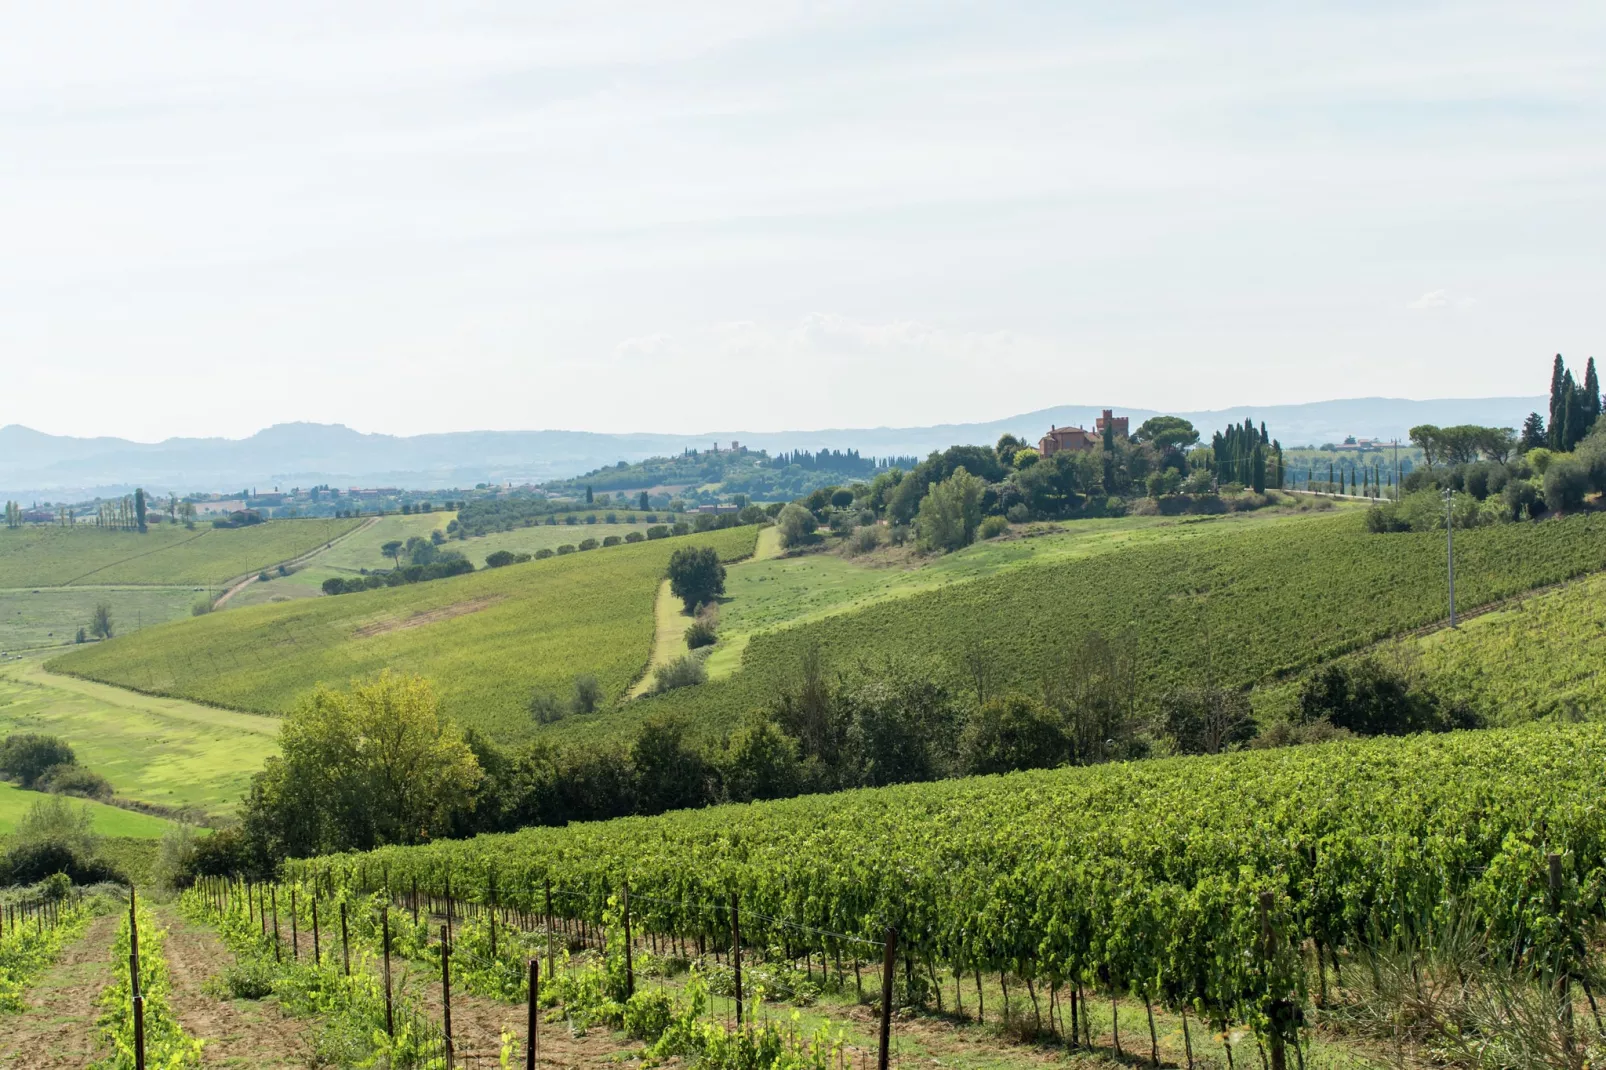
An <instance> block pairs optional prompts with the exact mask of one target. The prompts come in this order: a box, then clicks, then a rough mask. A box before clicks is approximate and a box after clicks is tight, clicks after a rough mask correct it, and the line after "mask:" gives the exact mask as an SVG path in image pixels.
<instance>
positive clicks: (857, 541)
mask: <svg viewBox="0 0 1606 1070" xmlns="http://www.w3.org/2000/svg"><path fill="white" fill-rule="evenodd" d="M880 545H881V531H880V529H878V528H877V527H876V526H875V525H874V524H869V525H866V526H865V527H862V528H856V529H854V532H853V534H852V535H851V536H849V537H848V542H847V551H848V553H849V554H850V555H853V556H855V557H857V556H858V555H859V554H868V553H874V552H875V550H876V548H877V547H878V546H880Z"/></svg>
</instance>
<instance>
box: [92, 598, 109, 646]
mask: <svg viewBox="0 0 1606 1070" xmlns="http://www.w3.org/2000/svg"><path fill="white" fill-rule="evenodd" d="M89 632H90V634H91V635H93V636H94V637H95V638H96V639H110V638H111V637H112V607H111V606H110V605H109V604H108V603H106V602H100V603H97V604H96V606H95V614H94V616H92V617H90V618H89Z"/></svg>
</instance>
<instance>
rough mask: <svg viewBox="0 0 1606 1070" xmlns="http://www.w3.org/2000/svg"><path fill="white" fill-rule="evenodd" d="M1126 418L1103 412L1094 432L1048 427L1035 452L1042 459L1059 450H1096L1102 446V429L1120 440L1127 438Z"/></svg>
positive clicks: (1109, 411)
mask: <svg viewBox="0 0 1606 1070" xmlns="http://www.w3.org/2000/svg"><path fill="white" fill-rule="evenodd" d="M1128 426H1129V424H1128V418H1127V417H1125V416H1117V415H1115V413H1114V412H1112V411H1111V410H1109V409H1105V410H1104V415H1103V416H1100V417H1099V418H1098V420H1097V421H1096V422H1095V423H1094V425H1093V427H1094V430H1092V431H1085V430H1083V429H1082V428H1080V427H1050V428H1049V429H1048V434H1046V435H1044V436H1043V437H1042V438H1041V439H1039V440H1038V442H1037V452H1038V453H1040V454H1042V455H1043V456H1044V457H1048V456H1050V455H1051V454H1055V453H1058V452H1059V451H1060V450H1080V451H1084V452H1085V451H1088V450H1096V449H1101V448H1103V446H1104V429H1105V428H1106V427H1108V428H1110V429H1111V430H1112V431H1113V432H1114V433H1115V434H1116V435H1118V436H1119V437H1121V438H1125V437H1127V427H1128Z"/></svg>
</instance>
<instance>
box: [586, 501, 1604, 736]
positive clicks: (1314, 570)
mask: <svg viewBox="0 0 1606 1070" xmlns="http://www.w3.org/2000/svg"><path fill="white" fill-rule="evenodd" d="M1462 497H1466V496H1462ZM1467 500H1470V498H1468V499H1467ZM1441 509H1442V503H1441ZM1175 535H1176V536H1177V537H1174V538H1166V539H1164V540H1160V539H1156V540H1154V541H1147V542H1142V543H1139V544H1134V545H1130V546H1125V547H1124V548H1122V549H1121V551H1120V552H1119V553H1101V554H1096V555H1094V556H1087V557H1072V558H1068V559H1063V560H1045V561H1041V562H1036V561H1032V560H1030V559H1028V560H1027V561H1026V562H1025V563H1022V564H1021V565H1019V566H1017V567H1014V568H1009V569H1004V570H1001V571H997V572H992V573H990V574H983V575H980V576H977V577H976V578H974V579H969V580H962V579H961V580H958V581H957V582H952V581H951V582H947V583H945V584H943V585H942V586H940V587H937V588H934V589H930V590H924V591H921V592H920V593H916V594H912V595H909V596H907V597H901V598H896V599H889V600H884V601H880V602H878V603H875V604H870V605H867V606H865V607H864V608H862V609H858V610H856V611H854V612H849V613H839V614H836V615H833V616H828V617H824V618H823V619H816V620H810V621H806V622H803V623H799V624H796V625H793V626H791V627H786V628H782V629H775V630H769V631H761V632H759V633H758V634H755V635H753V636H752V638H751V639H750V640H749V641H748V643H747V646H746V648H745V651H744V655H743V659H742V665H741V669H740V671H739V672H737V673H736V674H735V675H734V676H732V677H730V678H728V679H723V680H714V681H712V682H710V683H709V684H707V685H705V686H704V687H701V688H698V689H697V691H696V693H695V698H694V699H693V698H692V696H690V695H688V696H687V698H686V699H684V700H683V699H681V698H680V697H679V696H677V695H674V694H671V695H666V696H663V697H660V698H654V699H650V700H648V701H645V702H639V703H633V704H632V705H631V707H630V709H629V710H628V711H621V712H620V714H619V715H616V717H615V718H614V719H612V720H611V722H610V724H609V725H606V726H604V725H598V726H597V728H598V729H599V730H608V731H615V732H617V731H629V730H630V729H631V728H633V726H634V724H636V723H639V719H644V718H645V717H646V716H648V715H649V714H651V713H653V712H662V711H674V712H683V713H684V714H685V715H686V716H687V719H688V723H689V724H690V725H691V726H692V730H693V732H694V733H696V732H701V733H705V734H707V735H709V736H713V735H715V734H717V733H720V732H723V731H727V730H729V729H732V728H734V727H735V726H736V725H738V724H739V723H740V722H741V720H742V718H743V717H744V716H745V715H746V714H747V713H748V711H750V710H752V709H753V708H755V707H759V706H762V705H764V704H765V703H766V702H767V701H769V699H770V697H771V696H773V695H774V694H775V693H776V692H777V691H781V690H785V689H789V688H791V687H793V686H795V681H796V680H797V678H798V674H799V671H800V666H801V665H802V663H803V660H804V658H805V655H806V652H807V651H809V650H811V649H813V650H817V651H819V652H820V654H821V656H822V657H823V659H824V660H825V662H826V664H828V665H831V666H838V667H847V666H851V665H853V664H855V663H857V662H859V661H862V660H869V661H874V660H876V659H879V658H884V657H888V656H892V655H896V656H898V657H900V658H903V659H905V660H910V661H913V662H916V663H919V664H921V665H923V666H925V668H926V670H927V671H928V672H929V673H930V674H931V675H933V676H934V677H936V678H938V679H945V680H948V681H950V682H956V681H959V680H962V679H963V678H964V675H965V673H964V672H963V670H962V667H961V663H962V659H963V654H964V652H965V651H967V650H969V649H971V648H973V647H975V646H977V645H980V644H985V643H987V642H988V641H990V640H992V639H994V638H995V637H998V636H1006V635H1007V636H1009V641H1008V642H1007V643H999V644H997V645H996V646H995V647H994V649H993V654H992V659H991V663H992V673H993V676H994V679H995V685H994V686H995V688H996V689H997V690H1007V689H1018V690H1021V691H1023V692H1025V693H1034V692H1038V691H1041V690H1042V688H1043V685H1044V684H1045V683H1048V682H1051V681H1055V680H1063V679H1064V678H1065V669H1064V665H1065V659H1066V654H1067V650H1068V649H1069V648H1072V647H1073V646H1074V645H1075V643H1076V641H1078V640H1079V639H1081V638H1083V637H1086V636H1089V635H1090V634H1092V633H1094V632H1099V631H1103V632H1105V633H1108V634H1112V635H1122V636H1125V637H1126V639H1127V641H1128V643H1129V645H1130V647H1131V648H1132V649H1134V650H1135V651H1137V652H1138V654H1137V660H1136V664H1135V668H1134V672H1135V674H1136V680H1135V686H1134V690H1135V694H1134V695H1133V698H1132V701H1133V702H1134V704H1135V705H1136V706H1137V707H1138V708H1139V709H1153V708H1154V707H1153V704H1154V702H1155V701H1156V700H1157V699H1158V697H1159V696H1160V695H1161V694H1163V693H1164V692H1165V691H1167V690H1169V689H1172V688H1179V687H1195V686H1201V685H1204V684H1206V683H1207V682H1208V683H1212V684H1213V685H1214V686H1219V687H1229V688H1234V689H1244V688H1248V687H1250V686H1253V685H1256V684H1259V683H1262V682H1265V681H1268V680H1271V679H1273V678H1282V677H1287V676H1292V675H1297V674H1299V673H1302V672H1303V671H1305V670H1308V669H1309V668H1311V667H1313V666H1315V665H1317V664H1320V663H1322V662H1325V661H1330V660H1332V659H1333V658H1336V657H1338V656H1340V655H1343V654H1345V653H1348V652H1350V651H1353V650H1355V649H1357V648H1359V647H1362V646H1365V645H1367V644H1369V643H1373V642H1376V641H1378V640H1383V639H1387V638H1389V637H1390V636H1393V635H1396V634H1399V633H1402V632H1406V631H1409V630H1411V629H1414V628H1419V627H1421V626H1423V625H1426V624H1431V623H1434V622H1436V621H1439V620H1441V619H1443V617H1444V615H1445V607H1446V605H1447V602H1448V592H1447V589H1446V577H1445V569H1444V552H1445V550H1444V534H1443V532H1442V531H1439V532H1437V533H1435V532H1423V533H1417V532H1405V533H1401V534H1397V535H1390V536H1387V537H1386V538H1385V537H1379V536H1373V535H1369V534H1367V532H1366V528H1365V523H1364V518H1363V517H1362V516H1361V515H1359V514H1357V513H1355V512H1345V513H1329V514H1317V515H1311V516H1305V517H1298V518H1293V519H1289V520H1284V521H1280V522H1277V523H1270V524H1255V525H1253V526H1251V525H1246V524H1241V523H1224V522H1221V521H1214V520H1212V521H1204V522H1194V523H1186V524H1181V525H1178V529H1177V530H1176V532H1175ZM1010 545H1011V546H1013V545H1016V544H1014V543H1012V544H1010ZM1000 549H1002V548H1000ZM975 552H976V551H975V550H971V551H967V553H975ZM948 560H960V559H957V558H956V559H948ZM1601 568H1606V517H1602V516H1600V515H1598V514H1591V513H1581V514H1578V515H1574V516H1569V517H1565V518H1560V519H1552V520H1545V521H1542V522H1540V523H1536V524H1498V525H1490V526H1484V527H1478V528H1474V529H1469V530H1467V531H1465V532H1457V534H1456V598H1457V604H1458V605H1459V606H1461V607H1463V608H1470V607H1472V606H1477V605H1481V604H1485V603H1489V602H1492V601H1495V600H1497V599H1500V598H1505V597H1509V596H1511V595H1514V594H1519V593H1521V592H1523V591H1527V590H1530V589H1532V588H1535V587H1539V586H1543V585H1545V584H1550V583H1556V582H1559V581H1562V580H1565V579H1568V578H1570V577H1574V576H1578V575H1580V574H1583V573H1586V572H1591V571H1595V570H1598V569H1601ZM955 578H956V579H957V574H956V577H955ZM736 604H737V603H733V604H732V605H733V607H734V606H735V605H736ZM1023 621H1030V622H1031V626H1030V627H1023V626H1022V622H1023ZM724 626H725V628H726V630H727V633H728V632H729V630H730V628H731V624H730V623H729V622H728V621H727V622H726V623H725V625H724ZM1223 651H1230V652H1231V656H1230V657H1227V656H1224V655H1223V654H1222V653H1221V652H1223ZM1210 673H1213V676H1214V679H1213V680H1209V679H1207V675H1208V674H1210Z"/></svg>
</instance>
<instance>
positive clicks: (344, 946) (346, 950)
mask: <svg viewBox="0 0 1606 1070" xmlns="http://www.w3.org/2000/svg"><path fill="white" fill-rule="evenodd" d="M340 959H341V962H342V963H344V965H345V975H346V976H347V977H350V976H351V941H350V940H348V939H347V937H346V901H345V900H344V899H342V900H341V901H340Z"/></svg>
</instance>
